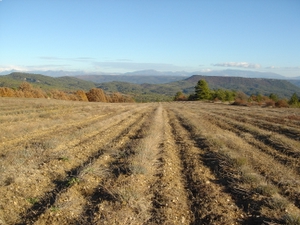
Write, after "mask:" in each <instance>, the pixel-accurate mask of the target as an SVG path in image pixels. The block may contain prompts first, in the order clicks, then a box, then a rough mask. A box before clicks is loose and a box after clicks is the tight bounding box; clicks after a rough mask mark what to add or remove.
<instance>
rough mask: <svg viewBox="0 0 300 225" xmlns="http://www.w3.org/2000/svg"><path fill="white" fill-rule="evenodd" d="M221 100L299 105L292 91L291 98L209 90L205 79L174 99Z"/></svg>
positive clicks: (246, 103) (247, 104)
mask: <svg viewBox="0 0 300 225" xmlns="http://www.w3.org/2000/svg"><path fill="white" fill-rule="evenodd" d="M200 100H208V101H213V102H216V101H221V102H231V103H232V104H233V105H245V106H249V105H260V106H271V107H300V98H299V97H298V96H297V94H296V93H294V94H293V95H292V96H291V98H290V99H289V100H288V99H280V98H279V97H278V95H276V94H274V93H271V94H270V95H269V96H264V95H261V94H257V95H254V94H252V95H251V96H248V95H246V94H245V93H244V92H241V91H235V90H224V89H217V90H211V89H210V88H209V86H208V83H207V82H206V81H205V80H203V79H202V80H199V81H198V83H197V85H196V86H195V92H194V93H193V94H190V95H189V96H186V95H185V94H183V93H182V92H181V91H179V92H177V93H176V95H175V97H174V101H200Z"/></svg>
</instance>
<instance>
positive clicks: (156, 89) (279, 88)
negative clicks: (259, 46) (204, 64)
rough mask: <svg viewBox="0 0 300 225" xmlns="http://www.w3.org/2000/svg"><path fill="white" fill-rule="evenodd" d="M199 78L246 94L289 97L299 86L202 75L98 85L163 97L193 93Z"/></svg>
mask: <svg viewBox="0 0 300 225" xmlns="http://www.w3.org/2000/svg"><path fill="white" fill-rule="evenodd" d="M200 79H205V80H206V81H207V82H208V84H209V87H210V89H219V88H221V89H228V90H236V91H242V92H244V93H246V94H247V95H251V94H258V93H260V94H262V95H269V94H271V93H275V94H277V95H278V96H279V97H281V98H290V97H291V96H292V94H293V93H297V94H298V95H299V94H300V88H299V87H297V86H295V85H293V84H291V83H290V82H288V81H286V80H277V79H263V78H242V77H218V76H202V75H194V76H191V77H189V78H187V79H184V80H181V81H175V82H171V83H167V84H139V85H138V84H135V85H133V84H130V83H126V82H108V83H102V84H100V85H99V86H98V87H99V88H102V89H104V90H105V91H119V92H123V93H127V94H135V96H140V95H143V94H148V95H149V94H156V95H159V96H161V97H162V98H165V97H167V96H174V95H175V94H176V92H178V91H182V92H184V93H185V94H191V93H193V92H194V87H195V86H196V84H197V82H198V80H200Z"/></svg>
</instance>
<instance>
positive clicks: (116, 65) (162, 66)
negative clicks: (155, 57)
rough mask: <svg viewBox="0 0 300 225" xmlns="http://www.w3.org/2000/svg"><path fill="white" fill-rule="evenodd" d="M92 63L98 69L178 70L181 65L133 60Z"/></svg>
mask: <svg viewBox="0 0 300 225" xmlns="http://www.w3.org/2000/svg"><path fill="white" fill-rule="evenodd" d="M93 65H94V66H95V67H96V68H97V69H100V70H102V69H103V70H105V69H116V70H120V69H121V70H127V71H133V70H145V69H155V70H161V71H166V70H171V71H173V70H180V69H182V67H179V66H175V65H173V64H168V63H135V62H109V61H108V62H94V63H93Z"/></svg>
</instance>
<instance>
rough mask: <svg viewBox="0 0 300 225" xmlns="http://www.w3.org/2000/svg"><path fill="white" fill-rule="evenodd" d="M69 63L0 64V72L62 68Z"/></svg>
mask: <svg viewBox="0 0 300 225" xmlns="http://www.w3.org/2000/svg"><path fill="white" fill-rule="evenodd" d="M68 66H70V65H67V64H55V65H54V64H47V65H38V66H19V65H9V66H1V65H0V72H5V71H11V70H14V71H22V72H26V71H33V70H42V71H46V70H52V69H62V68H65V67H68Z"/></svg>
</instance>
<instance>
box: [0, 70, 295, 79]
mask: <svg viewBox="0 0 300 225" xmlns="http://www.w3.org/2000/svg"><path fill="white" fill-rule="evenodd" d="M13 72H24V71H17V70H7V71H2V72H0V75H7V74H10V73H13ZM26 73H34V74H43V75H46V76H52V77H61V76H80V77H81V78H82V77H83V76H86V75H93V76H95V75H109V76H115V75H118V76H147V77H149V76H180V77H190V76H193V75H206V76H227V77H248V78H270V79H283V80H300V76H298V77H292V78H291V77H285V76H282V75H280V74H277V73H270V72H256V71H251V70H232V69H227V70H212V71H208V72H201V71H194V72H186V71H176V72H172V71H157V70H140V71H134V72H127V73H105V72H86V71H80V70H78V71H65V70H47V71H38V70H35V71H26ZM89 79H90V78H89Z"/></svg>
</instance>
